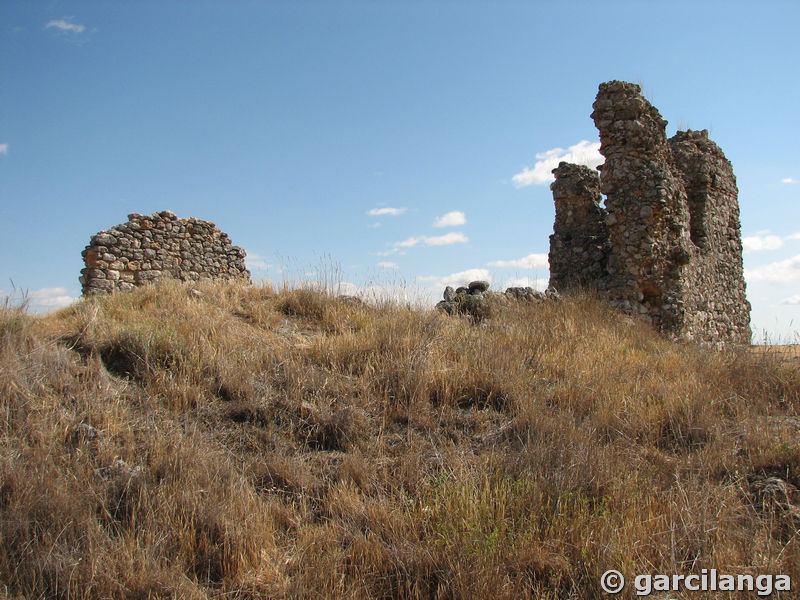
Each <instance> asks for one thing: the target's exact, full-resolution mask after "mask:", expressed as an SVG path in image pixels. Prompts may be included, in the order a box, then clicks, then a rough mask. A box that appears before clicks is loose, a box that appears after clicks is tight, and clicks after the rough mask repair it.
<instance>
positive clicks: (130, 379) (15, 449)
mask: <svg viewBox="0 0 800 600" xmlns="http://www.w3.org/2000/svg"><path fill="white" fill-rule="evenodd" d="M199 289H200V290H201V291H202V293H203V295H202V296H201V297H197V296H193V295H191V294H189V289H188V288H187V287H186V286H184V285H180V284H165V285H161V286H158V287H148V288H142V289H139V290H136V291H135V292H132V293H130V294H122V295H115V296H113V297H108V298H101V299H94V300H87V301H82V302H80V303H78V304H76V305H74V306H71V307H69V308H67V309H65V310H62V311H60V312H58V313H55V314H52V315H48V316H45V317H38V318H36V317H31V316H28V315H25V314H24V313H23V312H21V311H19V310H14V309H6V310H3V311H2V312H0V597H8V598H29V599H31V598H64V599H66V598H69V599H80V598H156V597H157V598H169V597H171V598H209V597H213V598H262V597H268V598H353V599H357V598H489V597H492V598H544V599H548V598H549V599H556V598H559V599H560V598H601V597H605V596H604V595H603V593H602V591H601V589H600V586H599V579H600V575H601V574H602V573H603V572H604V571H605V570H606V569H610V568H615V569H619V570H620V571H622V572H623V573H624V574H625V575H626V576H632V575H634V574H637V573H667V574H672V573H690V572H699V570H700V569H702V568H717V569H718V570H720V571H721V572H725V573H731V572H733V573H740V572H747V573H762V572H764V573H786V574H789V575H791V576H792V578H793V579H794V582H795V585H798V584H800V532H798V529H800V497H799V496H798V491H797V488H798V487H800V437H798V432H799V431H800V415H798V407H800V397H799V395H800V370H798V369H797V368H795V367H794V366H792V365H791V364H787V363H786V362H785V361H781V360H780V359H778V358H776V357H775V356H774V355H773V354H771V353H762V354H754V353H752V352H749V351H747V350H746V349H745V350H738V351H737V350H728V351H722V352H710V351H706V350H701V349H698V348H696V347H693V346H684V345H678V344H674V343H672V342H669V341H667V340H664V339H662V338H660V337H659V336H657V335H656V334H655V333H653V332H652V331H650V330H649V329H648V328H647V327H645V326H643V325H641V324H637V323H633V322H632V321H630V320H629V319H627V318H625V317H621V316H619V315H617V314H615V313H613V312H611V311H609V310H607V309H605V308H604V307H603V306H602V305H601V304H599V303H598V302H596V301H594V300H592V299H591V298H575V299H570V300H568V301H565V302H562V303H549V304H544V305H539V306H526V305H522V304H515V303H510V304H506V305H498V306H494V307H493V309H492V314H491V316H490V317H489V318H488V319H484V320H483V321H482V322H480V323H477V324H476V323H471V322H470V321H469V320H468V319H467V318H465V317H449V316H446V315H443V314H439V313H437V312H435V311H420V310H414V309H411V308H407V307H403V306H393V305H385V306H381V307H374V306H369V305H358V304H355V305H354V304H352V303H347V302H343V301H341V300H337V299H335V298H332V297H329V296H327V295H325V294H323V293H319V292H314V291H310V290H302V289H301V290H284V291H281V292H278V293H276V292H274V291H272V290H271V289H268V288H261V287H257V286H249V287H248V286H242V285H235V284H207V285H203V286H200V287H199ZM626 594H627V595H625V594H623V595H622V596H621V597H633V591H632V590H630V589H629V590H627V591H626ZM691 597H693V598H695V597H696V598H701V597H704V596H703V595H702V594H699V593H695V594H693V595H692V596H691ZM709 597H711V596H709ZM731 597H735V596H731ZM743 597H744V596H743ZM774 597H780V596H778V595H776V596H774ZM785 597H787V598H788V597H789V596H785Z"/></svg>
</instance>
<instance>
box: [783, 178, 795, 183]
mask: <svg viewBox="0 0 800 600" xmlns="http://www.w3.org/2000/svg"><path fill="white" fill-rule="evenodd" d="M781 183H800V181H797V179H792V178H791V177H785V178H784V179H781Z"/></svg>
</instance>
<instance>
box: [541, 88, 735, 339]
mask: <svg viewBox="0 0 800 600" xmlns="http://www.w3.org/2000/svg"><path fill="white" fill-rule="evenodd" d="M591 116H592V118H593V119H594V122H595V125H596V127H597V129H598V130H599V132H600V152H601V154H603V156H604V157H605V159H606V161H605V164H603V165H602V166H601V167H598V169H599V170H600V176H599V177H598V176H597V175H596V174H595V173H594V172H592V171H591V170H590V169H588V168H586V167H581V166H578V165H570V164H567V163H561V164H560V165H559V166H558V168H556V169H554V170H553V173H554V175H555V177H556V180H555V182H554V183H553V184H552V185H551V189H552V190H553V198H554V200H555V204H556V220H555V226H554V232H553V235H552V236H551V237H550V270H551V276H550V284H551V285H552V286H553V287H555V288H556V289H559V290H564V291H567V290H570V289H576V288H581V287H582V288H590V289H595V290H597V291H598V292H599V293H600V294H601V295H602V296H603V297H605V298H607V299H608V300H609V301H610V302H611V304H612V305H614V306H617V307H619V308H622V309H623V310H625V311H626V312H629V313H637V314H640V315H642V316H643V317H644V318H646V319H648V320H649V321H650V322H652V323H653V324H654V325H655V326H656V327H657V328H658V329H660V330H661V331H663V332H665V333H667V334H670V335H674V336H676V337H680V338H683V339H688V340H696V341H703V342H711V343H720V342H722V343H725V342H728V343H730V342H732V343H749V341H750V304H749V303H748V302H747V299H746V298H745V282H744V274H743V270H742V242H741V233H740V225H739V205H738V200H737V196H738V191H737V188H736V178H735V177H734V175H733V169H732V168H731V164H730V162H729V161H728V160H727V159H726V158H725V155H724V154H723V153H722V151H721V150H720V149H719V147H718V146H717V145H716V144H714V142H712V141H710V140H709V139H708V132H707V131H685V132H678V133H677V134H676V135H675V136H674V137H673V138H671V139H667V136H666V124H667V122H666V121H665V120H664V119H663V118H662V117H661V115H660V114H659V112H658V110H657V109H656V108H655V107H654V106H652V105H651V104H650V103H649V102H648V101H647V100H646V99H645V98H643V97H642V96H641V90H640V88H639V86H638V85H634V84H632V83H626V82H622V81H610V82H608V83H603V84H600V89H599V91H598V93H597V99H596V101H595V103H594V112H593V113H592V115H591ZM601 193H602V194H605V196H606V199H605V207H603V206H601V204H600V203H601V199H602V197H601Z"/></svg>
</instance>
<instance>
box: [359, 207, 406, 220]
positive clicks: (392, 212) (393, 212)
mask: <svg viewBox="0 0 800 600" xmlns="http://www.w3.org/2000/svg"><path fill="white" fill-rule="evenodd" d="M407 210H408V209H407V208H392V207H389V206H386V207H384V208H372V209H370V210H369V211H368V212H367V214H368V215H372V216H373V217H380V216H383V215H389V216H391V217H396V216H398V215H402V214H403V213H404V212H406V211H407Z"/></svg>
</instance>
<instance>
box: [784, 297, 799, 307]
mask: <svg viewBox="0 0 800 600" xmlns="http://www.w3.org/2000/svg"><path fill="white" fill-rule="evenodd" d="M781 304H789V305H792V306H796V305H798V304H800V294H795V295H794V296H789V297H788V298H784V299H783V300H781Z"/></svg>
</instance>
